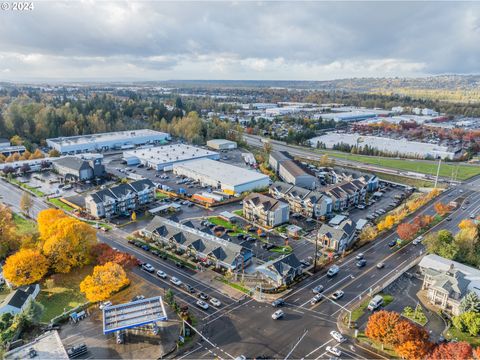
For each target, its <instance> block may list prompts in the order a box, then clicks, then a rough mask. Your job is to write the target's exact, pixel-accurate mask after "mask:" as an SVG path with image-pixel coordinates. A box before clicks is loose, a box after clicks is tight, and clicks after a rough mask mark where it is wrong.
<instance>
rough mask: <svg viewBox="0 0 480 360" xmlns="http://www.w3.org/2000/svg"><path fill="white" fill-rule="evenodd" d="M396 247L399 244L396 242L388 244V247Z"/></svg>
mask: <svg viewBox="0 0 480 360" xmlns="http://www.w3.org/2000/svg"><path fill="white" fill-rule="evenodd" d="M395 245H397V242H396V241H395V240H392V241H390V242H389V243H388V247H391V248H392V247H394V246H395Z"/></svg>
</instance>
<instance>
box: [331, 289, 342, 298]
mask: <svg viewBox="0 0 480 360" xmlns="http://www.w3.org/2000/svg"><path fill="white" fill-rule="evenodd" d="M344 294H345V293H344V292H343V291H342V290H337V291H335V292H334V293H333V294H332V299H333V300H338V299H340V298H341V297H342V296H343V295H344Z"/></svg>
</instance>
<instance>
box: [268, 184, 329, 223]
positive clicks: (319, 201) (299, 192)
mask: <svg viewBox="0 0 480 360" xmlns="http://www.w3.org/2000/svg"><path fill="white" fill-rule="evenodd" d="M269 192H270V194H271V195H272V196H273V197H275V198H277V199H283V200H284V201H286V202H287V203H288V204H289V205H290V211H292V212H293V213H299V214H302V215H303V216H306V217H310V218H319V217H321V216H325V215H328V214H330V213H331V212H332V210H333V207H332V200H331V199H330V198H329V197H328V196H327V195H325V194H322V193H321V192H318V191H312V190H308V189H304V188H301V187H299V186H293V185H290V184H287V183H284V182H280V181H276V182H274V183H273V184H272V186H270V189H269Z"/></svg>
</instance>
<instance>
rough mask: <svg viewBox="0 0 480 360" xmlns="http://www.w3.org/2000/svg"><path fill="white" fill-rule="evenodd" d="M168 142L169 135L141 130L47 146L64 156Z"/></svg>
mask: <svg viewBox="0 0 480 360" xmlns="http://www.w3.org/2000/svg"><path fill="white" fill-rule="evenodd" d="M166 140H170V135H169V134H167V133H163V132H160V131H155V130H150V129H141V130H129V131H115V132H109V133H100V134H91V135H78V136H68V137H59V138H53V139H47V145H48V146H49V147H51V148H52V149H55V150H58V151H59V152H60V153H62V154H68V153H81V152H89V151H96V150H111V149H125V148H133V147H135V146H138V145H146V144H156V143H162V142H165V141H166Z"/></svg>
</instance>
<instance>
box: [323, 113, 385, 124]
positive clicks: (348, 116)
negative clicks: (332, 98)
mask: <svg viewBox="0 0 480 360" xmlns="http://www.w3.org/2000/svg"><path fill="white" fill-rule="evenodd" d="M377 116H378V114H377V112H370V111H359V110H356V111H347V112H332V113H326V114H319V115H318V117H321V118H322V119H323V120H333V121H336V122H353V121H361V120H367V119H372V118H376V117H377Z"/></svg>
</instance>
